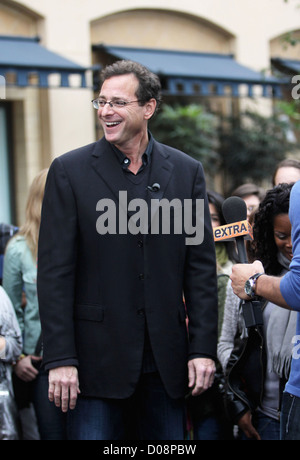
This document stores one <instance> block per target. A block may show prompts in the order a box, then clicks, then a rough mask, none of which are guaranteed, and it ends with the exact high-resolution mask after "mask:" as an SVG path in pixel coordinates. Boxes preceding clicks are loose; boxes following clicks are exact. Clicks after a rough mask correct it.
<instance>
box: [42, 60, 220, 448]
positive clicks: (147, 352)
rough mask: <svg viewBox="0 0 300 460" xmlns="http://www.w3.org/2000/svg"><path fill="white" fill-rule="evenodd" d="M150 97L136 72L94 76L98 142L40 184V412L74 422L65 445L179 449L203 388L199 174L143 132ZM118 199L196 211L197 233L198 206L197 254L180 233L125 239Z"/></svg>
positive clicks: (213, 307)
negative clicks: (112, 222) (43, 388)
mask: <svg viewBox="0 0 300 460" xmlns="http://www.w3.org/2000/svg"><path fill="white" fill-rule="evenodd" d="M160 93H161V86H160V81H159V78H158V77H157V76H156V75H154V74H153V73H151V72H149V71H148V70H147V69H146V68H145V67H143V66H141V65H140V64H137V63H134V62H131V61H119V62H116V63H115V64H113V65H111V66H109V67H107V68H106V69H104V70H103V72H102V84H101V89H100V93H99V97H98V98H97V99H95V100H94V101H93V106H94V108H96V109H97V112H98V118H99V121H100V123H101V126H102V128H103V131H104V137H103V138H102V139H101V140H99V141H98V142H95V143H93V144H91V145H88V146H85V147H82V148H79V149H77V150H74V151H72V152H69V153H66V154H64V155H62V156H60V157H58V158H57V159H55V160H54V161H53V163H52V165H51V167H50V170H49V175H48V180H47V184H46V190H45V198H44V204H43V211H42V222H41V231H40V238H39V258H38V293H39V304H40V316H41V323H42V329H43V350H44V356H43V362H44V365H45V368H46V369H48V370H49V398H50V400H51V401H54V403H55V404H56V405H57V406H61V408H62V410H63V411H64V412H65V411H67V410H68V409H69V408H70V409H73V410H72V411H70V414H69V415H70V417H69V420H70V424H69V437H70V439H106V440H112V439H124V438H126V436H135V437H137V438H138V439H152V440H154V439H161V440H163V439H166V440H167V439H168V440H172V439H183V438H184V431H185V418H184V413H185V411H184V396H185V395H186V394H187V392H188V389H190V391H192V394H194V395H198V394H200V393H202V392H203V391H205V390H206V389H208V388H209V387H210V386H211V384H212V382H213V378H214V372H215V364H214V359H215V356H216V345H217V288H216V260H215V250H214V241H213V234H212V228H211V223H210V215H209V208H208V202H207V197H206V187H205V179H204V174H203V170H202V166H201V164H200V163H199V162H197V161H196V160H194V159H192V158H191V157H189V156H188V155H186V154H185V153H183V152H180V151H178V150H175V149H173V148H170V147H168V146H165V145H162V144H160V143H158V142H157V141H156V140H155V139H154V138H153V137H152V135H151V133H150V132H149V130H148V121H149V120H150V118H151V117H152V116H153V115H154V113H155V111H156V109H157V106H158V103H159V101H160ZM120 192H124V193H125V192H126V196H128V201H130V202H133V200H135V199H139V200H141V199H142V200H145V202H146V203H150V201H151V199H157V200H160V201H162V200H163V199H167V200H168V202H172V200H175V199H176V200H180V203H181V204H182V206H183V207H184V203H185V202H188V203H189V206H190V205H191V203H192V205H191V206H190V208H191V209H190V211H191V212H192V216H193V219H194V220H195V218H197V217H199V216H196V214H197V213H198V211H197V206H196V203H197V200H203V202H204V211H203V214H204V215H203V216H201V218H202V219H203V221H204V224H203V228H204V231H203V235H204V237H203V241H201V244H196V243H195V244H192V245H191V244H190V245H187V244H186V232H185V231H184V230H183V231H182V232H181V233H180V234H178V233H176V232H175V231H173V232H172V231H170V233H169V234H166V233H165V232H162V231H161V230H162V228H161V227H160V231H158V232H155V233H153V234H152V233H151V229H149V232H142V231H141V232H134V233H130V232H128V231H124V229H122V228H120V227H122V225H123V224H122V222H124V221H125V222H128V221H129V220H130V219H131V217H132V212H131V211H130V210H128V209H123V208H122V203H119V201H120V200H119V196H120ZM103 200H107V202H108V203H112V202H114V203H116V206H117V207H118V209H119V212H118V213H117V214H116V219H117V220H118V222H116V228H118V229H119V232H117V233H116V232H113V233H111V232H109V231H107V232H106V233H105V232H104V233H101V234H100V233H99V232H98V231H97V221H98V219H99V212H105V209H104V208H105V207H101V209H99V204H98V206H97V203H99V202H100V203H103V202H105V201H103ZM168 211H169V215H168V218H170V219H171V220H172V219H173V224H174V215H175V213H174V214H172V215H171V217H170V209H168ZM121 213H125V215H123V214H122V215H121ZM124 216H125V217H124ZM163 217H164V216H162V220H163ZM98 222H99V221H98ZM171 223H172V222H171ZM149 226H150V227H151V219H150V220H149ZM98 227H99V225H98ZM170 227H171V228H173V227H174V225H173V227H172V225H171V226H170ZM182 228H184V226H182ZM126 230H127V229H126ZM183 298H185V304H184V302H183ZM186 314H187V315H188V318H189V331H187V328H186ZM128 429H129V430H128Z"/></svg>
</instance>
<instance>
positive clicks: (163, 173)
mask: <svg viewBox="0 0 300 460" xmlns="http://www.w3.org/2000/svg"><path fill="white" fill-rule="evenodd" d="M172 170H173V164H172V163H171V161H170V160H169V154H168V153H166V152H165V151H163V150H162V148H161V146H160V144H159V143H158V142H156V141H154V145H153V152H152V160H151V172H150V181H149V184H150V185H153V184H154V183H157V184H159V186H160V189H159V190H158V191H157V192H151V191H150V192H149V194H148V208H149V209H151V221H150V219H149V227H150V226H151V223H152V221H153V219H154V217H155V214H156V213H157V211H158V209H159V201H160V200H161V199H162V198H163V197H164V194H165V191H166V189H167V186H168V183H169V180H170V178H171V175H172ZM151 200H152V201H151Z"/></svg>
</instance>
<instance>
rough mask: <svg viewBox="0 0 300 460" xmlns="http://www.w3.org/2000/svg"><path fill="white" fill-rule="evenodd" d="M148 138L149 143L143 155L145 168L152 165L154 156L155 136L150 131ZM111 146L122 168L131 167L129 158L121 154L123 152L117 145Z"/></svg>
mask: <svg viewBox="0 0 300 460" xmlns="http://www.w3.org/2000/svg"><path fill="white" fill-rule="evenodd" d="M148 138H149V142H148V145H147V148H146V150H145V152H144V153H143V155H142V162H143V166H146V165H148V164H150V160H151V154H152V149H153V136H152V134H151V133H150V131H148ZM111 146H112V149H113V151H114V152H115V154H116V156H117V158H118V161H119V163H120V164H121V166H122V167H123V168H125V169H127V168H128V166H129V165H130V160H129V158H127V156H126V155H124V153H123V152H121V150H119V149H118V148H117V147H116V146H115V145H113V144H111Z"/></svg>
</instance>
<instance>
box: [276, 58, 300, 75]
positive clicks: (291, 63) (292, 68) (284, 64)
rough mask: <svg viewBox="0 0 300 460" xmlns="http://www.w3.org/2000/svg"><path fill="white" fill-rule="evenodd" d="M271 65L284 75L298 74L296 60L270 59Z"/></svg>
mask: <svg viewBox="0 0 300 460" xmlns="http://www.w3.org/2000/svg"><path fill="white" fill-rule="evenodd" d="M271 64H272V66H273V67H274V68H275V69H276V70H279V71H280V72H281V73H283V74H284V75H299V74H300V61H298V60H296V59H284V58H272V59H271Z"/></svg>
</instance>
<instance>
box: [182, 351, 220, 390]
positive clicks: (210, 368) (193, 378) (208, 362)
mask: <svg viewBox="0 0 300 460" xmlns="http://www.w3.org/2000/svg"><path fill="white" fill-rule="evenodd" d="M188 372H189V388H192V395H193V396H198V395H200V394H201V393H203V392H204V391H205V390H207V389H208V388H210V387H211V386H212V384H213V381H214V377H215V372H216V365H215V362H214V361H213V360H212V359H209V358H195V359H191V360H190V361H189V362H188Z"/></svg>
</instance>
